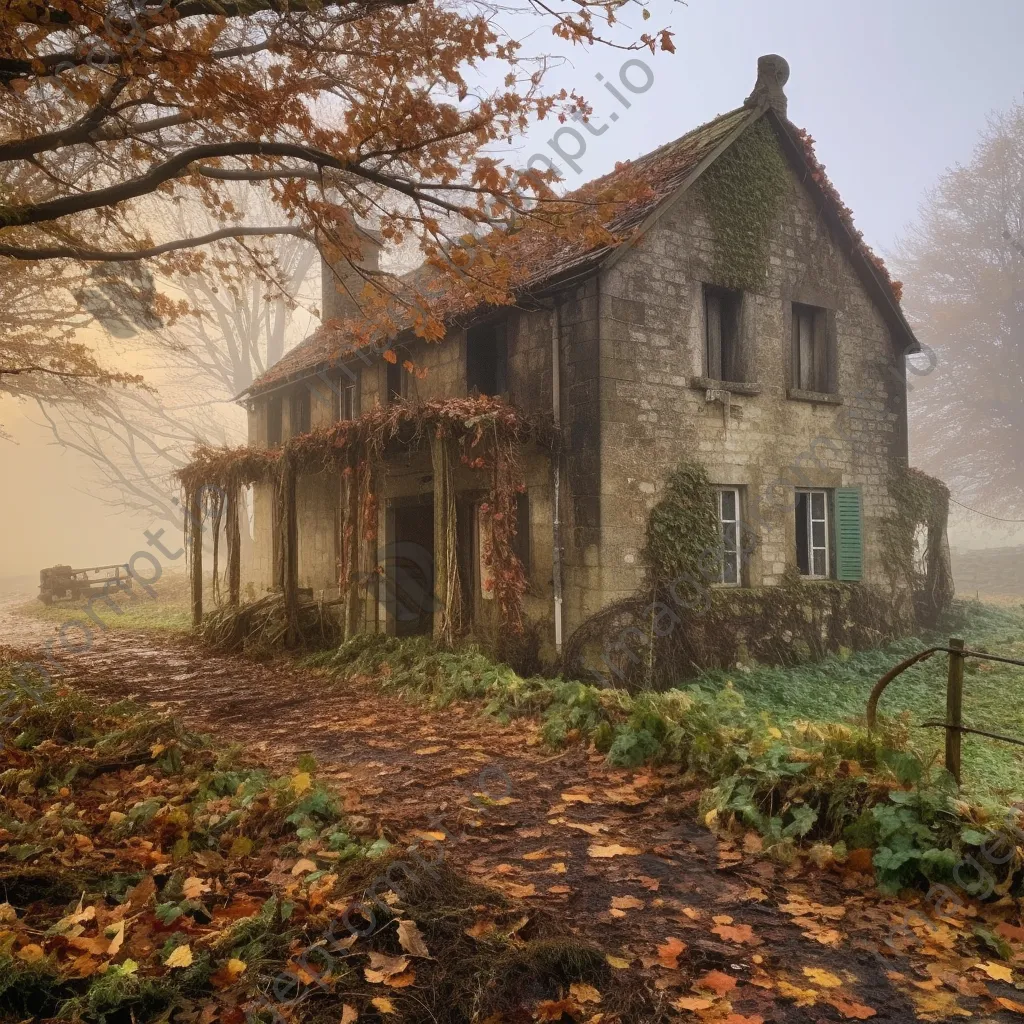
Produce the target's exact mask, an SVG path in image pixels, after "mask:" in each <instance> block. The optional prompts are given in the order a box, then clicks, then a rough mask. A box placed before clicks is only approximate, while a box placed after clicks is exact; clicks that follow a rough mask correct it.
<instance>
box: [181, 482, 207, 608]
mask: <svg viewBox="0 0 1024 1024" xmlns="http://www.w3.org/2000/svg"><path fill="white" fill-rule="evenodd" d="M186 515H187V516H188V522H187V523H186V524H185V525H186V528H187V529H188V539H189V575H190V576H191V580H192V625H193V626H198V625H199V624H200V623H201V622H202V621H203V488H202V487H198V488H196V490H195V491H193V492H192V494H190V495H189V498H188V510H187V512H186Z"/></svg>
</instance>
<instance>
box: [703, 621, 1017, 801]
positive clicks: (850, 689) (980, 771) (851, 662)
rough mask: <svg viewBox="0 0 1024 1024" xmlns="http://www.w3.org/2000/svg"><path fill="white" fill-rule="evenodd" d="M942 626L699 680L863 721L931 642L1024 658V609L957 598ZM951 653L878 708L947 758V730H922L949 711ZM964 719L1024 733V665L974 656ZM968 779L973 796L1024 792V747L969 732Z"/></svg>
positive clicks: (777, 708) (792, 709)
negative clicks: (879, 685) (878, 691)
mask: <svg viewBox="0 0 1024 1024" xmlns="http://www.w3.org/2000/svg"><path fill="white" fill-rule="evenodd" d="M943 625H944V629H943V631H942V632H937V633H932V634H927V635H922V636H921V637H909V638H906V639H903V640H900V641H898V642H896V643H893V644H890V645H888V646H886V647H881V648H877V649H875V650H870V651H859V652H856V653H851V652H846V651H844V652H841V653H839V654H834V655H830V656H829V657H827V658H825V659H824V660H823V661H819V662H816V663H813V664H807V665H800V666H796V667H793V668H774V667H770V666H757V667H755V668H753V669H752V670H751V671H738V670H734V671H714V672H709V673H707V674H705V675H704V676H702V677H701V679H700V680H699V683H700V685H702V686H704V687H707V688H709V689H714V690H720V689H722V688H723V687H725V686H727V685H731V686H732V687H733V688H734V689H735V690H736V691H737V692H739V693H741V694H742V695H743V698H744V701H745V702H746V704H747V706H748V707H749V708H751V709H753V710H757V711H766V712H768V713H770V714H771V715H772V716H773V717H774V718H777V719H779V720H783V721H785V720H799V719H811V720H818V721H839V722H863V720H864V713H865V707H866V705H867V699H868V695H869V694H870V693H871V688H872V687H873V686H874V684H875V683H876V682H877V681H878V679H879V678H880V677H881V676H882V675H884V674H885V672H887V671H888V670H889V669H890V668H892V667H893V666H894V665H896V664H897V663H898V662H900V661H902V660H903V659H904V658H906V657H908V656H909V655H911V654H913V653H915V652H916V651H919V650H921V649H923V648H925V647H932V646H936V645H937V644H944V643H945V642H946V640H947V639H948V638H949V637H950V636H959V637H962V638H963V639H964V640H965V641H966V644H967V646H968V647H969V648H970V649H972V650H980V651H988V652H990V653H992V654H1000V655H1004V656H1006V657H1010V658H1019V659H1021V660H1024V605H1022V604H1020V603H1019V602H1018V603H1017V605H1016V607H1012V606H995V605H993V604H983V603H980V602H977V601H958V602H957V603H956V605H955V607H954V610H953V614H952V615H951V617H950V621H949V622H947V623H944V624H943ZM947 664H948V659H947V658H946V657H945V656H944V655H935V656H933V657H932V658H931V659H929V660H928V661H926V662H924V663H923V664H920V665H915V666H914V667H913V668H910V669H908V670H907V671H906V672H904V673H903V674H902V675H900V676H899V677H898V678H897V679H896V680H894V681H893V682H892V683H890V684H889V686H888V688H887V689H886V691H885V693H884V694H883V696H882V698H881V700H880V702H879V711H880V712H881V713H883V714H885V715H887V716H889V717H895V716H896V715H898V714H899V713H901V712H906V713H908V714H909V716H910V722H911V738H912V742H913V745H914V747H915V748H916V749H917V750H919V751H921V752H922V753H923V754H924V755H925V756H926V757H927V756H929V755H941V750H942V746H943V742H944V735H945V734H944V732H943V730H942V729H934V728H926V729H923V728H918V726H919V725H920V723H921V722H924V721H928V720H941V719H944V718H945V714H946V671H947ZM964 722H965V724H967V725H971V726H974V727H975V728H979V729H988V730H990V731H992V732H998V733H1002V734H1003V735H1006V736H1014V737H1017V738H1020V739H1024V667H1018V666H1014V665H1002V664H999V663H998V662H983V661H979V660H978V659H971V658H968V659H967V662H966V666H965V675H964ZM963 764H964V784H965V787H966V789H967V791H968V792H970V793H974V794H979V795H980V794H996V795H1000V796H1003V797H1013V798H1018V799H1019V798H1020V797H1021V796H1024V747H1018V746H1014V745H1012V744H1009V743H1001V742H999V741H997V740H991V739H987V738H985V737H982V736H971V735H969V734H965V735H964V738H963Z"/></svg>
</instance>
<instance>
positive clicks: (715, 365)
mask: <svg viewBox="0 0 1024 1024" xmlns="http://www.w3.org/2000/svg"><path fill="white" fill-rule="evenodd" d="M742 308H743V293H742V292H737V291H733V290H731V289H729V288H714V287H712V286H711V285H705V286H704V338H705V348H704V352H705V356H704V358H705V376H706V377H709V378H711V380H723V381H732V382H734V383H742V382H743V381H744V379H745V378H744V373H743V365H742V360H741V358H740V314H741V312H742Z"/></svg>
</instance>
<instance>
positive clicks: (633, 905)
mask: <svg viewBox="0 0 1024 1024" xmlns="http://www.w3.org/2000/svg"><path fill="white" fill-rule="evenodd" d="M611 905H612V909H613V910H642V909H643V907H644V901H643V900H641V899H637V897H636V896H613V897H612V904H611Z"/></svg>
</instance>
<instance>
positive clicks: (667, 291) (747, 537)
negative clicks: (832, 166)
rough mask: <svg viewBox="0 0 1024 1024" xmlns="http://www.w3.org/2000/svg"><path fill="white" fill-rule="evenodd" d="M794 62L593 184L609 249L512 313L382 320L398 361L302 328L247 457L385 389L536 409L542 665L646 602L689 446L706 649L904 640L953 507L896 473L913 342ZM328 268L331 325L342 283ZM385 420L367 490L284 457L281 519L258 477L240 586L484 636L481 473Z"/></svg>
mask: <svg viewBox="0 0 1024 1024" xmlns="http://www.w3.org/2000/svg"><path fill="white" fill-rule="evenodd" d="M788 74H789V71H788V67H787V65H786V63H785V61H783V60H782V58H779V57H774V56H771V57H764V58H762V59H761V61H760V62H759V66H758V78H757V83H756V86H755V89H754V91H753V93H752V94H751V95H750V97H748V98H747V100H746V101H745V102H744V103H743V104H742V105H741V106H739V107H738V108H737V109H735V110H732V111H730V112H729V113H726V114H723V115H722V116H720V117H718V118H716V119H715V120H713V121H711V122H709V123H707V124H705V125H703V126H701V127H699V128H696V129H695V130H693V131H691V132H689V133H688V134H686V135H683V136H682V137H681V138H678V139H676V140H675V141H674V142H669V143H668V144H667V145H664V146H662V147H661V148H660V149H657V150H655V151H654V152H652V153H650V154H648V155H646V156H644V157H642V158H640V159H638V160H635V161H632V162H630V163H628V164H625V165H620V166H619V167H618V168H617V169H616V170H615V171H614V172H612V174H610V175H608V176H607V177H606V178H605V179H601V181H600V182H599V183H598V184H602V185H603V184H613V185H614V184H616V183H621V184H622V185H623V187H624V188H625V189H628V190H630V192H631V194H632V195H633V197H634V198H633V199H632V201H630V202H629V203H628V204H627V206H626V207H625V208H624V211H623V212H622V213H621V214H620V215H619V216H618V217H617V218H616V220H615V222H614V223H613V224H612V225H610V226H611V227H612V229H613V230H614V231H615V232H616V235H617V236H618V237H619V238H620V239H621V241H620V242H618V243H617V244H614V245H606V246H601V247H597V248H593V249H589V250H587V249H586V248H585V247H583V246H576V247H575V248H573V247H566V249H565V251H564V252H560V253H557V254H556V255H555V256H554V257H552V256H550V254H549V255H547V256H546V258H545V261H544V262H543V263H541V264H539V265H538V266H536V267H535V268H534V269H533V272H532V276H531V278H530V280H529V282H528V284H527V285H526V286H525V287H523V289H522V290H521V293H520V294H519V296H518V301H517V303H516V304H515V305H513V306H503V307H496V308H491V309H486V310H483V311H477V312H476V314H475V315H474V316H473V318H472V319H471V320H469V321H468V322H467V321H462V322H458V323H453V324H452V325H451V327H450V330H449V332H448V336H447V337H446V338H445V339H444V341H443V342H441V343H431V344H428V343H427V342H425V341H423V340H421V339H418V338H416V337H414V336H413V335H412V334H411V333H409V335H408V336H400V337H398V338H396V339H395V340H394V351H395V352H396V353H397V356H398V357H397V358H396V359H395V361H394V362H392V361H389V360H388V359H385V358H381V356H380V354H379V352H378V353H375V354H374V355H373V356H372V357H371V356H369V355H366V354H363V355H359V354H358V353H357V354H356V355H352V356H351V357H350V358H347V359H346V360H344V361H339V359H338V356H337V346H336V345H334V346H330V345H326V344H325V342H324V341H323V339H322V338H320V337H318V336H314V337H311V338H309V339H307V340H306V341H305V342H303V343H301V344H299V345H298V346H297V347H296V348H294V349H292V350H291V351H290V352H289V353H287V354H286V355H285V356H284V358H283V359H281V360H280V362H278V363H277V364H276V365H275V366H273V367H272V368H271V369H270V370H269V371H268V372H267V373H265V374H264V375H263V376H262V377H261V378H260V379H258V380H257V381H256V382H255V383H254V384H253V385H252V387H251V388H250V389H249V390H248V391H247V392H246V393H245V394H244V395H243V396H241V398H242V401H244V403H245V404H246V407H247V409H248V412H249V447H250V448H251V449H252V450H253V451H254V452H258V451H261V450H265V449H274V448H276V447H277V446H282V445H283V446H284V447H285V449H287V447H288V445H289V444H291V443H293V442H292V441H291V440H290V439H297V438H301V437H302V436H304V435H310V434H315V433H316V431H318V430H322V429H325V428H328V427H330V426H331V425H332V424H337V423H338V422H340V421H353V422H358V421H359V420H360V419H361V418H365V417H367V416H370V415H372V414H374V410H376V415H378V416H381V415H382V413H381V410H386V409H387V408H388V407H390V406H396V405H400V406H403V407H406V406H407V407H408V408H410V409H416V408H422V407H426V406H429V405H430V403H435V406H434V408H435V409H439V408H441V407H442V406H441V405H440V403H444V402H455V401H456V400H462V399H465V400H467V402H469V403H470V404H467V406H466V409H468V410H470V411H469V412H462V413H460V412H459V407H458V406H457V405H454V406H452V407H451V408H453V409H454V410H455V411H454V415H455V416H462V418H463V419H466V418H467V417H469V418H470V419H471V418H472V415H473V413H472V409H475V408H477V407H476V406H473V405H472V403H471V402H470V400H472V399H473V398H474V397H475V396H484V397H487V396H492V397H494V398H495V399H499V400H500V402H501V404H502V405H503V406H508V407H510V409H511V410H514V412H515V414H516V415H517V416H519V417H521V419H522V421H523V422H524V423H525V422H536V423H543V424H546V427H545V428H544V429H539V428H538V429H530V430H527V429H525V428H524V429H523V430H519V431H517V432H514V437H513V441H512V442H510V443H514V444H515V445H516V446H517V448H516V456H515V457H516V461H517V466H518V469H519V472H520V473H521V477H522V481H521V484H522V486H521V488H517V489H516V490H515V494H514V498H513V500H512V501H511V503H510V504H509V505H508V508H507V509H506V513H507V514H509V515H511V516H512V517H513V518H514V521H515V523H514V525H515V530H514V533H513V532H512V531H511V530H509V529H507V527H506V534H507V536H508V542H509V545H510V547H511V549H512V551H513V552H514V554H515V556H516V558H517V559H518V562H519V563H520V564H521V566H522V571H523V574H524V579H523V581H522V586H521V587H520V590H521V595H520V609H521V615H522V621H523V622H525V623H526V624H527V625H528V626H529V628H530V629H531V630H533V631H534V632H535V633H536V635H537V636H538V638H539V644H540V646H541V649H542V651H543V652H546V656H547V657H549V658H552V657H553V656H554V654H555V653H556V652H557V653H558V654H561V652H562V649H563V647H564V646H565V645H566V644H568V643H570V638H571V637H573V636H574V635H577V634H578V635H580V636H583V635H584V634H586V629H584V630H583V631H582V632H580V627H583V626H585V624H587V623H588V622H589V623H598V628H597V629H596V630H594V629H593V628H591V630H590V633H589V634H588V637H589V639H588V642H593V643H597V644H598V645H599V644H600V643H602V642H604V643H607V642H608V632H609V630H612V629H614V628H618V627H617V626H615V625H614V624H613V617H609V618H607V620H602V619H601V614H602V612H603V610H607V609H609V608H619V607H621V605H622V602H628V601H630V600H634V599H636V598H637V596H638V595H640V597H641V598H643V596H644V594H645V587H646V586H647V583H648V580H649V576H648V573H649V566H647V565H646V564H645V562H644V558H643V552H644V547H645V543H646V536H647V531H648V526H649V523H650V516H651V512H652V509H653V508H654V507H655V506H656V505H657V503H658V502H659V501H660V500H662V498H663V496H664V493H665V488H666V482H667V481H668V480H669V479H670V478H671V476H672V474H673V473H674V472H675V471H676V470H677V469H678V467H679V466H680V465H681V464H687V465H697V466H699V467H700V469H701V477H700V478H701V479H703V480H706V481H707V486H708V488H709V492H708V500H709V502H710V503H711V505H712V507H713V509H714V515H715V517H716V520H717V543H716V545H715V546H714V550H713V552H712V553H711V558H710V564H711V568H710V570H709V569H708V566H707V564H705V565H704V566H703V568H702V570H701V571H702V572H703V573H704V579H705V581H706V582H707V584H708V590H709V597H708V601H707V603H706V605H702V607H711V608H713V609H717V610H716V611H714V614H716V615H720V616H724V617H725V618H724V620H723V621H724V622H725V623H726V625H727V624H728V621H729V618H728V617H729V616H734V617H735V623H736V628H734V629H731V630H727V631H726V632H728V634H729V638H728V641H727V642H725V643H724V646H723V648H722V651H721V652H720V653H719V654H715V655H713V656H711V657H710V659H709V660H711V661H714V660H716V659H717V658H721V659H722V660H723V662H724V663H729V662H730V660H735V658H736V657H742V656H743V653H744V652H745V651H746V652H752V653H755V654H757V655H765V656H767V655H768V654H771V653H772V651H775V653H776V654H777V655H778V656H780V657H784V652H783V654H778V651H777V650H776V649H777V648H778V646H779V644H783V643H791V642H795V641H793V636H794V633H797V634H799V633H800V631H801V629H803V624H807V623H809V624H810V629H811V630H812V631H813V633H814V635H815V637H820V638H821V641H822V643H823V644H825V645H826V646H827V645H828V643H830V642H831V643H833V644H840V643H851V642H853V641H856V640H857V639H858V638H859V639H864V640H866V639H870V636H869V635H868V634H870V633H871V632H872V631H874V633H875V634H880V633H885V632H886V631H889V630H891V631H893V632H897V631H899V629H900V628H902V627H903V626H905V625H906V624H907V623H908V622H909V621H910V616H912V614H913V600H914V597H915V594H914V590H915V587H916V588H918V589H922V588H928V587H931V588H932V589H933V590H935V589H936V588H940V589H941V588H943V587H946V586H947V583H946V581H943V580H940V579H939V577H940V576H941V574H942V562H943V558H944V550H945V537H944V533H945V521H944V515H943V514H941V512H940V511H935V510H933V509H932V508H931V507H930V506H929V504H928V501H927V500H925V499H926V497H927V495H926V496H925V498H922V496H921V495H922V493H924V491H928V493H929V494H930V493H933V492H934V493H937V494H939V497H940V498H941V491H942V487H941V485H939V484H938V483H937V482H934V481H933V482H929V485H934V486H931V490H929V489H928V487H927V486H925V485H924V484H922V483H921V480H927V478H923V477H921V478H920V479H919V478H918V476H915V475H914V474H913V473H912V472H911V473H909V474H908V472H907V459H908V437H907V384H906V370H905V359H906V356H907V355H908V354H911V353H914V352H916V351H918V343H917V341H916V340H915V338H914V335H913V333H912V330H911V328H910V326H909V325H908V322H907V320H906V318H905V317H904V314H903V312H902V310H901V308H900V292H899V285H898V283H895V282H893V281H892V280H890V278H889V276H888V274H887V272H886V271H885V269H884V267H883V266H882V264H881V262H880V261H879V260H877V258H876V257H874V256H873V254H872V253H871V251H870V250H869V249H868V248H867V246H866V245H865V244H864V242H863V241H862V239H861V237H860V235H859V233H857V232H856V230H855V228H854V227H853V224H852V219H851V216H850V213H849V211H848V210H847V209H846V208H845V207H844V206H843V205H842V203H841V201H840V199H839V197H838V195H837V194H836V192H835V191H834V189H833V188H832V186H831V185H830V183H829V182H828V179H827V178H826V177H825V175H824V172H823V170H822V168H821V166H820V165H819V164H818V163H817V160H816V158H815V157H814V154H813V150H812V148H811V142H810V140H809V139H808V137H807V136H806V135H805V133H804V132H802V131H801V130H800V129H798V128H796V127H795V126H794V125H793V124H792V123H791V122H790V121H789V120H788V118H787V104H786V97H785V93H784V91H783V86H784V85H785V83H786V80H787V78H788ZM367 238H368V240H367V246H366V250H365V252H364V256H365V258H366V260H367V261H368V263H369V265H371V266H372V265H375V264H374V261H375V260H376V259H377V256H378V253H377V251H376V248H375V244H374V242H373V239H372V238H371V237H370V235H369V234H368V236H367ZM323 279H324V282H325V283H324V296H323V303H324V315H325V317H329V316H330V315H331V314H332V311H336V310H337V309H338V303H340V302H342V301H343V300H342V298H341V296H340V294H339V291H338V289H337V287H336V286H335V280H334V277H333V276H332V274H331V273H329V272H327V271H326V268H325V273H324V275H323ZM409 366H412V367H414V368H415V369H414V370H412V371H410V369H408V368H407V367H409ZM439 415H440V414H439ZM485 420H486V416H482V418H481V421H480V422H481V423H484V421H485ZM478 426H479V424H478ZM399 433H400V432H399ZM399 433H396V434H395V435H394V437H393V441H392V442H389V444H388V445H387V447H386V448H385V449H383V451H382V455H381V468H380V470H379V472H378V473H377V476H376V477H375V479H376V484H375V488H376V489H375V491H374V500H373V501H372V502H371V501H368V500H365V494H364V495H362V496H360V495H359V494H356V493H354V492H355V490H356V488H355V485H354V480H353V475H352V471H351V470H352V467H351V466H348V467H345V466H341V467H338V466H330V467H327V468H323V469H315V470H313V471H309V470H308V469H306V470H304V471H302V472H299V473H298V474H297V475H296V476H295V478H294V480H293V481H292V482H291V484H290V485H289V486H292V487H294V496H293V500H291V502H290V504H289V505H288V506H287V510H286V511H285V512H283V513H282V511H281V509H282V508H284V507H285V506H282V505H281V504H280V502H279V501H278V500H277V499H276V497H275V495H276V494H277V493H279V488H280V486H281V484H280V482H279V481H276V480H267V479H262V480H261V479H257V478H256V477H255V476H254V477H253V478H252V480H251V481H250V482H251V483H252V484H253V497H252V515H253V534H254V544H253V546H252V554H251V558H250V557H247V558H246V560H245V564H243V565H241V566H240V567H239V568H238V569H237V570H236V572H237V573H238V574H239V575H240V582H241V586H242V587H243V589H248V591H249V594H250V595H252V594H253V592H255V593H256V594H261V593H264V592H266V591H267V590H270V589H273V588H275V587H281V586H282V583H283V582H286V581H287V580H288V579H291V580H292V583H293V585H295V586H297V587H298V588H299V590H300V593H301V592H302V591H305V592H306V595H307V596H310V595H311V596H312V597H314V598H316V599H323V598H327V599H332V598H333V599H339V602H340V604H342V605H343V606H344V611H343V613H342V614H343V615H344V616H345V618H346V629H347V630H348V631H350V632H351V631H377V632H387V633H391V634H396V635H407V634H413V633H429V632H431V631H433V632H435V633H438V632H439V631H440V632H444V631H445V630H446V629H448V628H451V627H452V625H453V620H454V619H455V618H456V616H455V615H454V613H453V609H454V608H455V606H457V608H458V615H457V622H454V625H455V627H456V628H457V629H458V630H459V631H461V632H469V633H475V632H479V633H481V634H486V633H487V632H488V631H491V632H494V631H497V632H499V633H500V632H501V630H502V629H503V628H505V627H504V626H503V619H502V618H501V616H500V615H499V613H498V611H497V608H496V605H497V604H498V603H499V602H498V601H497V600H496V592H497V591H496V588H495V586H494V583H493V580H492V579H491V576H492V574H493V573H494V572H495V571H496V570H495V566H494V560H493V558H492V557H488V556H489V553H491V552H492V551H493V549H494V547H495V541H494V536H493V531H494V529H495V526H494V522H493V518H494V509H493V507H491V508H489V507H488V504H489V502H492V500H493V499H492V497H491V493H492V492H491V490H490V489H489V487H490V486H491V485H490V484H489V476H488V474H487V472H484V473H481V472H480V471H479V470H478V469H475V468H474V466H473V464H472V458H468V459H466V458H459V457H458V451H456V453H455V455H454V456H452V457H450V458H447V459H441V458H439V457H438V453H437V450H436V446H435V445H433V444H430V443H412V442H411V441H409V438H408V437H406V438H405V440H403V439H402V437H400V436H399ZM403 436H404V435H403ZM510 436H512V435H510ZM428 440H429V439H428ZM399 442H401V443H399ZM459 450H461V451H462V452H463V453H465V452H467V451H468V452H469V454H470V456H472V454H473V452H472V450H471V449H469V448H465V447H463V448H462V449H459ZM282 515H285V516H286V517H288V518H289V519H290V520H291V524H292V525H291V529H292V533H291V537H292V540H291V542H289V541H288V540H287V537H288V531H287V530H286V529H282V524H281V522H280V519H281V517H282ZM368 519H372V520H373V521H372V522H368V521H367V520H368ZM282 538H284V539H282ZM282 546H283V547H284V549H286V550H282ZM705 562H707V560H705ZM353 579H358V580H359V581H360V584H359V589H358V595H357V596H356V597H354V598H353V599H352V600H351V601H349V602H348V603H346V602H345V601H343V600H340V599H341V598H343V597H344V595H343V593H342V591H343V590H344V589H345V586H346V583H345V582H344V581H348V585H349V586H351V585H352V580H353ZM815 588H820V590H815ZM784 594H787V595H792V594H795V595H797V596H796V597H795V598H793V599H791V600H790V599H787V601H788V603H787V601H784V600H783V596H782V595H784ZM818 594H820V595H821V596H820V597H819V596H818ZM837 594H838V595H839V596H838V597H837V596H836V595H837ZM865 594H870V595H871V600H870V601H867V600H866V599H864V598H863V595H865ZM665 600H666V601H669V598H668V597H667V596H666V597H665ZM794 602H795V603H794ZM691 605H692V602H691ZM869 606H870V607H869ZM825 613H827V615H828V616H831V619H832V620H835V621H832V622H830V621H826V618H827V616H826V617H825V618H823V616H824V615H825ZM680 614H681V613H680ZM616 621H617V620H616ZM673 621H676V616H673ZM602 623H603V624H602ZM901 624H902V625H901ZM687 628H689V627H687ZM858 630H860V631H861V632H860V634H858V635H857V636H852V635H851V634H852V633H856V632H857V631H858ZM755 634H757V635H755ZM780 638H781V639H780ZM773 645H774V647H773ZM810 646H811V647H812V648H814V647H815V646H816V643H815V642H810Z"/></svg>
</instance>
